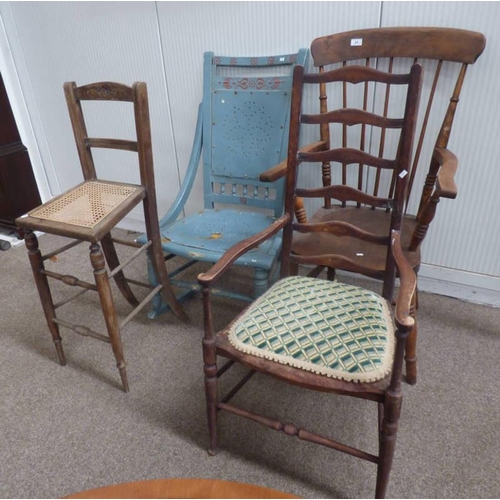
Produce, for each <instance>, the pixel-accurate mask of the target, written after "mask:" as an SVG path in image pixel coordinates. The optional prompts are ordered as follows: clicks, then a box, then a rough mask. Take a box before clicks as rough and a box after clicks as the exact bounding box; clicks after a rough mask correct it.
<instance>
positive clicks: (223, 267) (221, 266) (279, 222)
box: [198, 214, 290, 287]
mask: <svg viewBox="0 0 500 500" xmlns="http://www.w3.org/2000/svg"><path fill="white" fill-rule="evenodd" d="M289 221H290V215H289V214H285V215H282V216H281V217H280V218H279V219H276V220H275V221H274V222H273V223H272V224H271V225H270V226H268V227H266V229H264V230H263V231H261V232H260V233H257V234H254V235H253V236H250V238H247V239H246V240H243V241H240V242H239V243H237V244H236V245H233V246H232V247H231V248H229V249H228V250H227V251H226V252H225V253H224V255H223V256H222V257H221V258H220V259H219V261H218V262H216V263H215V264H214V265H213V266H212V267H211V268H210V269H209V270H208V271H207V272H206V273H201V274H199V275H198V283H199V284H200V285H201V286H205V287H209V286H212V285H214V284H215V283H216V282H217V281H219V279H220V278H222V276H224V274H225V273H226V271H227V270H228V269H229V268H230V267H231V265H232V264H233V263H234V262H235V261H236V260H237V259H238V258H239V257H241V256H242V255H243V254H245V253H246V252H248V251H249V250H251V249H252V248H255V247H256V246H258V245H260V244H261V243H262V242H264V241H265V240H267V239H268V238H270V237H271V236H273V235H275V234H276V233H277V232H279V231H281V229H283V228H284V227H285V226H286V225H287V224H288V222H289Z"/></svg>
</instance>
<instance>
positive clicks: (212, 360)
mask: <svg viewBox="0 0 500 500" xmlns="http://www.w3.org/2000/svg"><path fill="white" fill-rule="evenodd" d="M202 293H203V311H204V328H205V336H204V337H203V363H204V374H205V396H206V401H207V417H208V432H209V437H210V444H209V448H208V454H209V455H212V456H213V455H216V454H217V451H218V439H217V403H218V401H217V397H218V395H217V393H218V391H217V351H216V345H215V337H214V333H213V326H212V309H211V305H210V290H209V288H208V287H203V289H202Z"/></svg>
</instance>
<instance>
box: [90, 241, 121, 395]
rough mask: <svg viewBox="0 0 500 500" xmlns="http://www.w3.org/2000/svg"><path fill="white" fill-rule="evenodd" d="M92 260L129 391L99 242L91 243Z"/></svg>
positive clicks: (99, 291) (109, 333)
mask: <svg viewBox="0 0 500 500" xmlns="http://www.w3.org/2000/svg"><path fill="white" fill-rule="evenodd" d="M90 261H91V263H92V267H93V268H94V277H95V282H96V285H97V291H98V293H99V300H100V302H101V308H102V312H103V314H104V321H105V322H106V327H107V329H108V335H109V340H110V342H111V348H112V349H113V354H114V355H115V359H116V367H117V368H118V370H119V372H120V378H121V381H122V385H123V390H124V391H125V392H128V391H129V385H128V378H127V369H126V367H125V359H124V357H123V346H122V340H121V336H120V327H119V325H118V316H117V314H116V309H115V304H114V301H113V295H112V294H111V286H110V283H109V277H108V273H107V271H106V267H105V261H104V255H103V253H102V251H101V247H100V246H99V245H98V244H97V243H92V245H90Z"/></svg>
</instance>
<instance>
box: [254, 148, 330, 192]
mask: <svg viewBox="0 0 500 500" xmlns="http://www.w3.org/2000/svg"><path fill="white" fill-rule="evenodd" d="M325 149H327V144H326V142H325V141H317V142H313V143H311V144H308V145H307V146H304V147H302V148H300V149H299V152H300V153H314V152H317V151H324V150H325ZM287 163H288V160H287V159H286V158H285V159H284V160H283V161H282V162H280V163H278V164H277V165H275V166H274V167H271V168H270V169H268V170H266V171H265V172H262V173H261V174H260V177H259V179H260V181H261V182H274V181H277V180H278V179H281V177H284V176H285V175H286V167H287Z"/></svg>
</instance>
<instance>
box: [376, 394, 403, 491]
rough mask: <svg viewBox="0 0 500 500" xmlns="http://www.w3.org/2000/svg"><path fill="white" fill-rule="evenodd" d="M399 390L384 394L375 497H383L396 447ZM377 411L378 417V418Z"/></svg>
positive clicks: (399, 405) (400, 398)
mask: <svg viewBox="0 0 500 500" xmlns="http://www.w3.org/2000/svg"><path fill="white" fill-rule="evenodd" d="M401 402H402V395H401V392H399V391H398V393H396V394H394V393H392V394H391V393H390V392H388V393H387V394H386V399H385V402H384V404H383V417H382V424H381V426H380V427H381V428H380V434H379V447H380V449H379V462H378V468H377V486H376V489H375V498H385V496H386V493H387V485H388V484H389V475H390V473H391V468H392V460H393V458H394V451H395V449H396V436H397V432H398V422H399V415H400V411H401ZM380 416H381V415H380V413H379V419H380Z"/></svg>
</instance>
